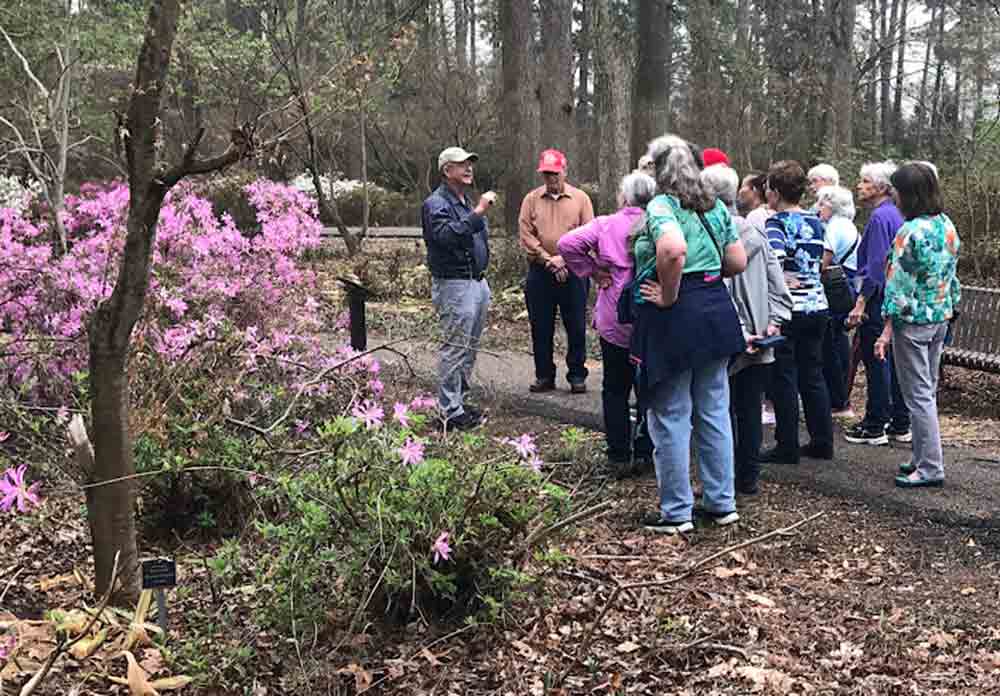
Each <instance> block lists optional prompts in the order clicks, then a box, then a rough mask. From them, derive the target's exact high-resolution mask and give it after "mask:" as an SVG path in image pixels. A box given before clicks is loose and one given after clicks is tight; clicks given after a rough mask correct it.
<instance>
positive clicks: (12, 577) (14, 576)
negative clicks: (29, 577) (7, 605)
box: [0, 568, 24, 607]
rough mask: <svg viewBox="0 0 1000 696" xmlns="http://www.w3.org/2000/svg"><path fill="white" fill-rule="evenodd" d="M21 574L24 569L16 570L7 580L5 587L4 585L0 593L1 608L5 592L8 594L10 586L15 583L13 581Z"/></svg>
mask: <svg viewBox="0 0 1000 696" xmlns="http://www.w3.org/2000/svg"><path fill="white" fill-rule="evenodd" d="M23 572H24V568H18V569H17V572H16V573H14V574H13V575H12V576H11V577H10V580H8V581H7V584H6V585H4V588H3V592H0V607H2V606H3V600H4V597H6V596H7V592H8V591H9V590H10V588H11V587H12V586H13V585H14V581H15V580H17V576H18V575H20V574H21V573H23Z"/></svg>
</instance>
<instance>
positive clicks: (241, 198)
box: [197, 171, 260, 234]
mask: <svg viewBox="0 0 1000 696" xmlns="http://www.w3.org/2000/svg"><path fill="white" fill-rule="evenodd" d="M259 178H260V176H259V174H257V173H256V172H252V171H233V172H229V173H226V174H220V175H217V176H214V177H211V178H210V179H207V180H205V181H204V182H202V183H199V184H198V185H197V191H198V193H199V195H201V196H204V197H205V198H207V199H208V200H209V201H211V202H212V212H214V213H215V215H216V216H218V217H221V216H222V215H224V214H228V215H230V216H232V218H233V222H235V223H236V227H238V228H239V229H240V230H242V231H243V233H244V234H247V233H249V234H253V233H255V232H257V231H259V230H260V224H259V223H258V222H257V210H256V209H255V208H254V207H253V206H252V205H251V204H250V200H249V199H248V198H247V194H246V191H244V188H245V187H246V186H247V185H248V184H251V183H253V182H254V181H256V180H257V179H259Z"/></svg>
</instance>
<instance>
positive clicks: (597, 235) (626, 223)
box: [558, 208, 643, 348]
mask: <svg viewBox="0 0 1000 696" xmlns="http://www.w3.org/2000/svg"><path fill="white" fill-rule="evenodd" d="M642 213H643V211H642V208H622V209H621V210H619V211H618V212H617V213H615V214H614V215H602V216H601V217H596V218H594V219H593V220H591V221H590V222H588V223H587V224H586V225H584V226H583V227H578V228H576V229H575V230H573V231H571V232H568V233H567V234H565V235H563V236H562V237H561V238H560V239H559V244H558V246H559V255H560V256H562V257H563V259H564V260H565V261H566V265H567V266H569V270H571V271H572V272H573V273H574V274H575V275H578V276H580V277H581V278H588V277H590V276H591V275H593V273H594V271H595V270H597V269H598V268H604V269H607V270H608V271H609V272H610V273H611V285H610V286H608V287H607V288H604V289H599V290H598V291H597V304H596V305H595V306H594V328H595V329H597V333H598V334H600V336H601V338H603V339H604V340H605V341H607V342H608V343H613V344H614V345H616V346H621V347H622V348H628V346H629V341H630V339H631V338H632V327H631V326H627V325H622V324H619V323H618V309H617V305H618V298H619V296H621V294H622V289H623V288H624V287H625V285H626V284H627V283H628V282H629V281H630V280H631V279H632V267H633V262H632V255H631V254H630V253H629V233H630V232H631V231H632V228H633V227H634V226H635V224H636V221H638V219H639V218H640V216H642Z"/></svg>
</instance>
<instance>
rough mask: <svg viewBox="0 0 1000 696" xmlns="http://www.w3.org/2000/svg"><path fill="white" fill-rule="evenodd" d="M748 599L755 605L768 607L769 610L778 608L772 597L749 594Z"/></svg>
mask: <svg viewBox="0 0 1000 696" xmlns="http://www.w3.org/2000/svg"><path fill="white" fill-rule="evenodd" d="M747 599H749V600H750V601H751V602H753V603H755V604H759V605H761V606H762V607H768V608H769V609H773V608H774V607H776V606H778V605H777V604H775V602H774V600H773V599H771V598H770V597H765V596H764V595H760V594H754V593H753V592H747Z"/></svg>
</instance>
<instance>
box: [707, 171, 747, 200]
mask: <svg viewBox="0 0 1000 696" xmlns="http://www.w3.org/2000/svg"><path fill="white" fill-rule="evenodd" d="M701 185H702V186H703V187H704V189H705V191H707V192H708V193H710V194H712V195H713V196H715V197H716V198H718V199H719V200H721V201H722V202H723V203H725V204H726V205H727V206H732V205H735V204H736V193H737V191H739V189H740V175H739V174H737V173H736V170H735V169H733V168H732V167H729V166H727V165H725V164H713V165H711V166H709V167H705V168H704V169H702V170H701Z"/></svg>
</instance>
